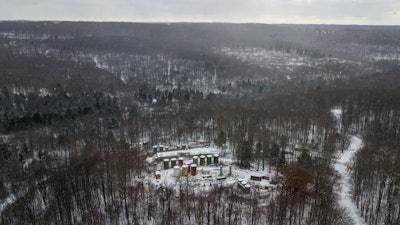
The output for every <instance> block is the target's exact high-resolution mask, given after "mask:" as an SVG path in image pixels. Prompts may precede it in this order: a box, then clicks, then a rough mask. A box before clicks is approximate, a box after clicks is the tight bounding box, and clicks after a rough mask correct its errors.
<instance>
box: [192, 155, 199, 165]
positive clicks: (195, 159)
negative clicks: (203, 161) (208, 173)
mask: <svg viewBox="0 0 400 225" xmlns="http://www.w3.org/2000/svg"><path fill="white" fill-rule="evenodd" d="M193 164H196V165H199V157H198V156H193Z"/></svg>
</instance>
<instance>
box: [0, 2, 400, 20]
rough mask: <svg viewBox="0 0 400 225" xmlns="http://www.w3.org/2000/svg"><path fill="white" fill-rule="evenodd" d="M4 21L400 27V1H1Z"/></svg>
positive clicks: (0, 7) (1, 14) (0, 18)
mask: <svg viewBox="0 0 400 225" xmlns="http://www.w3.org/2000/svg"><path fill="white" fill-rule="evenodd" d="M0 20H89V21H131V22H233V23H248V22H251V23H296V24H298V23H307V24H309V23H312V24H371V25H400V0H0Z"/></svg>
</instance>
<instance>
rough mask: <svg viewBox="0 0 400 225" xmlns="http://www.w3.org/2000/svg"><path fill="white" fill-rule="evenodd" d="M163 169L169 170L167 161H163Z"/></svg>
mask: <svg viewBox="0 0 400 225" xmlns="http://www.w3.org/2000/svg"><path fill="white" fill-rule="evenodd" d="M164 169H166V170H167V169H169V159H164Z"/></svg>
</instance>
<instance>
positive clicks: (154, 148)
mask: <svg viewBox="0 0 400 225" xmlns="http://www.w3.org/2000/svg"><path fill="white" fill-rule="evenodd" d="M153 152H154V153H156V152H157V145H154V146H153Z"/></svg>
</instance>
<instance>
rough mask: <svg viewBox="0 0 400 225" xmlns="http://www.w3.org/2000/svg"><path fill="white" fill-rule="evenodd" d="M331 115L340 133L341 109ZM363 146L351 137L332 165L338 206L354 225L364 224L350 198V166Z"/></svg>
mask: <svg viewBox="0 0 400 225" xmlns="http://www.w3.org/2000/svg"><path fill="white" fill-rule="evenodd" d="M331 113H332V116H333V117H334V118H335V122H336V128H337V129H338V132H340V130H341V126H342V115H343V109H342V108H340V107H336V108H333V109H331ZM363 145H364V144H363V141H362V139H361V138H360V137H358V136H356V135H352V136H351V137H350V145H349V146H348V147H347V149H346V150H344V151H343V152H341V151H340V152H338V153H337V155H336V157H335V158H336V159H337V160H336V162H335V164H334V165H333V166H334V168H335V170H336V171H337V172H338V173H339V175H340V181H339V183H338V187H336V193H337V195H338V197H339V205H340V206H341V207H342V208H343V209H345V210H346V212H347V213H348V215H349V216H350V218H351V219H352V221H353V224H355V225H362V224H365V222H364V220H363V219H362V217H361V216H360V212H359V210H358V209H357V207H356V205H355V204H354V202H353V201H352V198H351V195H352V194H351V190H352V182H351V172H352V170H351V165H352V163H353V157H354V155H355V154H356V153H357V152H358V150H360V149H361V148H362V147H363Z"/></svg>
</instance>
